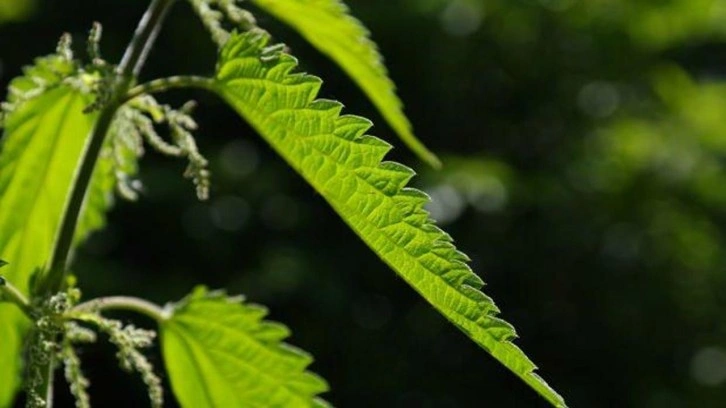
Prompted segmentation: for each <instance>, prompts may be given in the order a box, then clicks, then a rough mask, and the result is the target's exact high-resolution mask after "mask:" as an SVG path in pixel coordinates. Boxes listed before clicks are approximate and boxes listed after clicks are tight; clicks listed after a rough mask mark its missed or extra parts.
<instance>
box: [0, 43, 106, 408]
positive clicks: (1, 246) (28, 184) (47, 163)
mask: <svg viewBox="0 0 726 408" xmlns="http://www.w3.org/2000/svg"><path fill="white" fill-rule="evenodd" d="M75 70H76V67H75V65H74V64H73V63H72V62H69V61H66V60H64V59H63V58H60V57H58V56H51V57H46V58H41V59H38V61H37V62H36V65H35V66H33V67H29V68H27V69H26V70H25V76H24V77H20V78H17V79H15V80H13V81H12V83H11V84H10V88H11V90H12V91H11V94H10V97H9V98H8V101H9V102H10V104H11V105H10V106H11V111H10V112H9V114H8V116H7V117H6V118H5V131H4V134H3V138H2V144H1V145H0V148H1V149H2V152H1V153H0V169H2V171H1V172H0V256H2V258H3V259H7V260H8V261H10V265H8V266H6V267H5V268H3V275H4V276H5V277H6V278H7V279H8V281H10V282H12V283H13V284H14V285H15V286H16V287H17V288H18V289H19V290H20V291H21V292H22V293H24V294H25V295H27V294H28V285H29V279H30V276H31V274H32V273H33V272H35V271H36V270H38V269H42V268H44V267H45V266H46V262H48V260H49V258H50V256H51V251H52V248H53V244H54V241H55V239H56V234H57V232H58V229H59V226H60V222H61V217H62V214H63V211H64V209H65V204H66V201H67V199H68V198H69V195H70V189H71V186H72V184H73V179H74V175H75V173H76V168H77V166H78V165H79V160H80V157H81V153H82V152H83V149H84V145H85V141H86V136H87V135H88V134H89V132H90V131H91V129H92V128H93V125H94V122H95V119H96V115H95V114H84V113H83V109H84V107H85V106H87V105H88V104H89V103H90V102H91V101H92V96H91V95H88V94H84V93H83V92H81V91H79V90H77V89H75V88H74V87H72V86H70V85H67V84H66V83H65V82H63V80H64V79H65V78H67V77H68V76H70V75H72V74H73V73H74V72H75ZM28 324H29V322H28V320H27V319H26V318H25V317H24V315H23V314H22V313H20V311H18V310H17V308H16V307H15V306H13V305H7V304H2V305H0V339H2V340H1V342H2V347H0V384H2V386H0V406H2V407H4V406H9V405H11V402H12V400H13V398H14V395H15V392H16V391H17V389H18V387H19V384H20V367H21V361H20V357H21V355H22V352H21V343H22V333H24V331H25V330H26V329H27V327H28Z"/></svg>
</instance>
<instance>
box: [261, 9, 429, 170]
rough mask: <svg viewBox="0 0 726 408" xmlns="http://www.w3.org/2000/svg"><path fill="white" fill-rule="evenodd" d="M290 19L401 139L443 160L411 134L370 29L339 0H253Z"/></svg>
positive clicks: (423, 154) (423, 153)
mask: <svg viewBox="0 0 726 408" xmlns="http://www.w3.org/2000/svg"><path fill="white" fill-rule="evenodd" d="M253 2H254V3H255V4H257V5H258V6H259V7H260V8H262V9H263V10H265V11H267V12H269V13H270V14H272V15H273V16H275V17H277V18H278V19H280V20H282V21H283V22H285V23H287V24H289V25H290V26H292V27H293V28H295V30H297V31H298V32H299V33H300V34H301V35H302V36H303V37H305V39H306V40H308V41H309V42H310V43H311V44H312V45H313V46H314V47H316V48H317V49H318V50H320V51H321V52H322V53H323V54H325V55H327V56H328V57H330V58H331V59H332V60H333V61H335V62H336V63H337V64H338V65H340V67H341V68H342V69H343V70H344V71H345V72H346V73H347V74H348V75H349V76H350V77H351V78H352V79H353V81H355V82H356V83H357V84H358V86H359V87H360V88H361V89H362V90H363V92H365V94H366V95H367V96H368V98H370V100H371V101H372V102H373V104H374V105H375V106H376V108H378V111H380V112H381V114H382V115H383V117H384V118H385V119H386V121H387V122H388V124H389V125H391V127H392V128H393V130H395V131H396V133H397V134H398V136H399V137H400V138H401V140H403V142H404V143H405V144H406V145H407V146H408V147H409V148H410V149H411V150H412V151H413V152H414V153H416V154H417V155H418V156H419V157H420V158H421V159H422V160H424V161H426V162H427V163H428V164H430V165H431V166H433V167H435V168H439V167H441V162H440V161H439V159H438V158H437V157H436V155H435V154H434V153H432V152H431V151H429V150H428V149H427V148H426V146H424V144H423V143H421V141H419V140H418V139H417V138H416V136H415V135H414V134H413V130H412V126H411V123H410V122H409V121H408V119H407V118H406V115H405V114H404V113H403V104H402V103H401V101H400V99H399V98H398V96H396V87H395V85H394V84H393V81H392V80H391V79H390V78H389V77H388V72H387V71H386V67H385V65H383V58H382V57H381V55H380V53H379V52H378V47H377V46H376V44H375V43H374V42H373V41H372V40H371V39H370V33H369V32H368V30H367V29H366V28H365V26H364V25H363V24H362V23H361V22H360V21H358V20H357V19H356V18H355V17H353V16H352V15H350V12H349V10H348V7H347V6H346V5H345V4H344V3H343V2H342V1H340V0H253Z"/></svg>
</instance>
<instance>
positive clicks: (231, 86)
mask: <svg viewBox="0 0 726 408" xmlns="http://www.w3.org/2000/svg"><path fill="white" fill-rule="evenodd" d="M268 42H269V36H268V35H267V34H266V33H262V32H259V31H254V32H248V33H244V34H237V35H234V36H233V37H232V38H231V39H230V40H229V42H228V43H227V44H226V46H225V47H224V48H223V50H222V51H221V55H220V61H219V64H218V68H217V79H216V85H215V87H216V89H217V92H218V93H219V94H220V95H221V96H222V97H223V98H225V99H226V100H227V101H228V103H229V104H230V105H231V106H232V107H234V109H235V110H237V112H238V113H239V114H240V115H242V116H243V117H244V118H246V119H247V121H249V122H250V123H251V124H252V126H254V127H255V129H256V130H257V131H258V132H259V133H260V134H261V135H262V136H263V137H264V138H265V139H266V140H267V141H268V142H269V143H270V144H271V145H272V146H273V148H274V149H275V150H276V151H277V152H278V153H279V154H280V155H282V156H283V157H284V158H285V160H287V162H288V163H289V164H290V165H291V166H292V167H293V168H295V169H296V170H297V171H298V172H299V173H300V174H302V176H303V177H304V178H305V179H306V180H307V181H308V182H309V183H310V184H311V185H312V186H313V187H314V188H315V189H316V190H317V191H318V192H320V194H321V195H322V196H323V197H325V199H326V200H327V201H328V202H329V203H330V204H331V206H332V207H333V208H334V209H335V210H336V211H337V212H338V214H339V215H340V216H341V217H342V218H343V220H345V222H347V223H348V225H349V226H350V227H351V228H352V229H353V230H354V231H355V232H356V233H357V234H358V235H359V236H360V237H361V238H362V239H363V241H365V242H366V243H367V244H368V246H370V247H371V249H373V250H374V251H375V252H376V253H377V254H378V255H379V256H380V257H381V258H382V259H383V260H384V261H385V262H386V263H387V264H388V265H390V266H391V267H392V268H393V269H394V270H395V271H396V272H398V274H399V275H400V276H401V277H402V278H403V279H404V280H405V281H406V282H408V283H409V284H410V285H411V286H413V288H415V289H416V291H418V292H419V293H420V294H421V295H422V296H423V297H424V298H426V299H427V300H428V301H429V302H430V303H431V304H432V305H433V306H434V307H435V308H436V309H437V310H438V311H439V312H441V313H442V314H443V315H444V316H446V317H447V318H448V319H449V320H450V321H451V322H452V323H454V324H455V325H456V326H457V327H459V328H460V329H461V330H462V331H463V332H464V333H466V334H467V335H468V336H469V337H470V338H471V339H472V340H474V341H475V342H476V343H477V344H479V345H480V346H481V347H483V348H484V349H485V350H486V351H488V352H489V353H490V354H491V355H493V356H494V357H495V358H496V359H497V360H499V361H500V362H501V363H502V364H504V365H505V366H506V367H508V368H509V369H510V370H511V371H513V372H514V373H515V374H516V375H518V376H519V377H520V378H522V379H523V380H524V381H525V382H526V383H527V384H529V385H530V386H531V387H532V388H533V389H535V390H536V391H537V392H538V393H540V394H541V395H542V396H543V397H544V398H546V399H547V400H548V401H549V402H550V403H552V404H553V405H555V406H559V407H561V406H564V405H565V403H564V401H563V399H562V398H561V397H560V396H559V395H558V394H557V393H556V392H555V391H554V390H553V389H552V388H550V387H549V386H548V385H547V384H546V383H545V381H543V380H542V379H541V378H540V377H539V376H537V375H536V374H534V370H535V369H536V367H535V365H534V364H533V363H532V362H531V361H530V360H529V359H528V358H527V356H526V355H525V354H524V353H523V352H522V351H521V350H520V349H519V348H518V347H517V346H515V345H514V344H513V343H512V342H511V340H512V339H514V338H515V336H516V335H515V332H514V328H513V327H512V326H511V325H509V324H508V323H506V322H505V321H503V320H501V319H499V318H497V317H496V315H497V314H498V312H499V310H498V309H497V307H496V306H495V305H494V303H493V301H492V300H491V299H490V298H489V297H487V296H486V295H484V294H483V293H482V292H481V291H479V288H481V286H482V285H483V282H482V281H481V279H480V278H479V277H478V276H477V275H475V274H474V273H473V272H472V271H471V269H469V267H468V266H467V264H466V262H467V261H468V258H467V257H466V255H464V254H463V253H461V252H459V251H458V250H457V249H456V248H455V247H454V245H453V244H452V240H451V238H450V237H449V236H448V235H447V234H446V233H444V232H443V231H441V230H440V229H439V228H438V227H436V226H435V225H434V222H433V221H432V220H431V219H430V218H429V216H428V213H427V212H426V211H425V210H424V209H423V206H424V204H426V203H427V202H428V197H427V196H426V195H425V194H424V193H422V192H420V191H418V190H415V189H412V188H408V187H405V186H406V184H407V183H408V181H409V179H410V178H411V177H412V176H413V174H414V173H413V171H412V170H410V169H408V168H406V167H404V166H402V165H400V164H397V163H393V162H381V161H382V160H383V157H384V156H385V155H386V153H387V152H388V151H389V150H390V148H391V147H390V145H388V144H387V143H385V142H383V141H381V140H380V139H377V138H375V137H372V136H367V135H365V132H366V131H367V130H368V129H369V128H370V127H371V123H370V122H369V121H368V120H366V119H363V118H360V117H356V116H350V115H343V116H341V115H340V112H341V109H342V105H341V104H340V103H337V102H334V101H328V100H321V99H317V100H316V99H315V98H316V95H317V94H318V90H319V88H320V85H321V81H320V79H318V78H316V77H313V76H310V75H305V74H299V73H298V74H291V73H290V71H291V70H292V69H294V68H295V67H296V66H297V61H296V60H295V59H294V58H293V57H291V56H289V55H286V54H283V53H279V52H276V51H274V50H275V48H266V47H267V45H268Z"/></svg>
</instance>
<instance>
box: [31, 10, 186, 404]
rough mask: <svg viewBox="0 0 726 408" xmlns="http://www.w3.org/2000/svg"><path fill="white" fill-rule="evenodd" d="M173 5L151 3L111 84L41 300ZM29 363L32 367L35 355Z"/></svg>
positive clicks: (47, 378) (48, 397) (46, 387)
mask: <svg viewBox="0 0 726 408" xmlns="http://www.w3.org/2000/svg"><path fill="white" fill-rule="evenodd" d="M174 2H175V0H152V2H151V4H150V5H149V7H148V9H147V11H146V13H145V14H144V16H143V17H142V19H141V21H140V22H139V25H138V27H137V29H136V32H135V33H134V37H133V38H132V40H131V43H130V44H129V46H128V47H127V49H126V52H125V54H124V56H123V59H122V60H121V63H120V64H119V66H118V69H117V72H116V78H115V79H114V81H113V84H112V89H111V98H110V101H109V103H108V104H106V105H105V106H104V107H103V108H102V110H101V113H100V114H99V118H98V122H96V125H95V127H94V129H93V132H92V133H91V135H90V137H89V138H88V141H87V142H86V146H85V151H84V153H83V156H82V163H81V166H80V168H79V169H78V171H77V173H76V175H75V180H74V183H73V188H72V190H71V196H70V199H69V200H68V203H67V204H66V208H65V210H64V213H63V219H62V221H61V226H60V230H59V233H58V235H57V237H56V240H55V244H54V247H53V252H52V255H51V259H50V263H49V270H48V275H47V276H46V277H45V279H44V280H43V281H42V282H41V284H40V285H39V288H38V289H39V291H38V295H39V296H50V295H51V294H53V293H56V292H58V291H59V290H61V289H62V287H63V282H64V280H65V276H66V270H67V267H66V264H67V262H68V260H69V254H70V250H71V245H72V243H73V237H74V235H75V231H76V224H77V223H78V218H79V215H80V212H81V207H82V206H83V200H84V197H85V195H86V190H87V189H88V184H89V182H90V180H91V176H92V174H93V169H94V167H95V165H96V160H97V159H98V155H99V153H100V151H101V147H102V146H103V141H104V139H105V137H106V133H108V130H109V128H110V126H111V123H112V122H113V118H114V115H115V114H116V110H117V109H118V108H119V106H121V104H122V102H123V100H124V96H125V95H126V93H127V92H128V90H129V88H130V87H131V84H132V83H133V81H134V80H135V78H136V76H137V75H138V73H139V72H140V71H141V68H142V67H143V65H144V62H145V61H146V57H147V56H148V53H149V51H150V50H151V48H152V46H153V44H154V40H156V37H157V35H158V34H159V30H160V29H161V25H162V23H163V21H164V17H166V15H167V13H168V11H169V9H170V7H171V6H172V5H173V4H174ZM29 359H30V361H31V364H32V363H33V355H32V353H31V355H30V357H29ZM44 364H45V365H46V367H43V375H44V379H43V383H42V384H41V385H40V386H39V387H38V388H37V389H36V390H35V393H36V394H37V395H38V396H39V397H40V398H42V399H43V401H44V402H45V404H46V407H48V408H52V406H53V371H54V368H55V361H54V359H53V358H50V359H49V361H48V362H47V363H44Z"/></svg>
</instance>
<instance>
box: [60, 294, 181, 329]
mask: <svg viewBox="0 0 726 408" xmlns="http://www.w3.org/2000/svg"><path fill="white" fill-rule="evenodd" d="M106 310H128V311H132V312H136V313H140V314H142V315H144V316H147V317H149V318H151V319H153V320H155V321H156V322H157V323H161V322H163V321H164V320H166V319H167V318H168V316H167V314H168V313H167V312H165V311H164V309H162V308H161V307H159V305H156V304H154V303H151V302H149V301H148V300H144V299H139V298H135V297H130V296H109V297H102V298H98V299H93V300H89V301H88V302H85V303H81V304H79V305H77V306H75V307H73V308H72V309H71V310H70V311H69V313H70V315H71V316H73V314H74V313H85V312H102V311H106Z"/></svg>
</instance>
